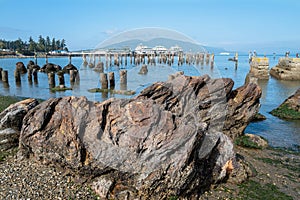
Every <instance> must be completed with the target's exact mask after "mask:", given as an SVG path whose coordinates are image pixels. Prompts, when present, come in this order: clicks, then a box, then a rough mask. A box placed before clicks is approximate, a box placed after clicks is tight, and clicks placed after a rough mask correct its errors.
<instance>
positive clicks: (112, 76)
mask: <svg viewBox="0 0 300 200" xmlns="http://www.w3.org/2000/svg"><path fill="white" fill-rule="evenodd" d="M108 79H109V87H110V89H112V90H113V89H115V73H114V72H109V73H108Z"/></svg>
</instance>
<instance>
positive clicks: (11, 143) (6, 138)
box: [0, 128, 20, 151]
mask: <svg viewBox="0 0 300 200" xmlns="http://www.w3.org/2000/svg"><path fill="white" fill-rule="evenodd" d="M19 136H20V132H19V131H16V130H14V129H12V128H7V129H4V130H0V150H1V151H2V150H4V151H5V150H8V149H11V148H14V147H18V144H19Z"/></svg>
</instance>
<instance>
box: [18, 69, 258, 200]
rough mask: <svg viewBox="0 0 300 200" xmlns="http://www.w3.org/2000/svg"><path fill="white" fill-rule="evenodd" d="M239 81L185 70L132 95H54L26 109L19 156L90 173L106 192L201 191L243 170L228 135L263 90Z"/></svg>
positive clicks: (117, 195)
mask: <svg viewBox="0 0 300 200" xmlns="http://www.w3.org/2000/svg"><path fill="white" fill-rule="evenodd" d="M232 86H233V81H232V80H231V79H210V77H208V76H203V77H189V76H183V75H180V76H177V77H175V78H174V79H173V80H170V81H167V82H160V83H155V84H153V85H152V86H150V87H148V88H146V89H145V90H144V91H142V92H141V94H140V95H138V96H137V97H135V98H133V99H109V100H107V101H104V102H102V103H93V102H90V101H88V100H87V99H86V98H85V97H63V98H52V99H49V100H48V101H45V102H43V103H41V104H40V105H38V106H36V107H35V108H33V109H32V110H30V111H29V112H28V114H27V115H26V116H25V118H24V120H23V126H22V131H21V136H20V145H19V148H20V150H19V153H18V155H19V157H33V158H35V159H37V160H40V161H42V162H43V163H52V164H55V165H59V166H61V167H67V168H70V169H72V170H74V171H76V172H78V173H80V174H82V175H84V176H89V177H90V178H92V181H91V185H92V188H93V189H94V190H95V191H96V192H97V193H98V194H99V195H100V196H101V197H102V198H109V199H111V198H113V199H125V198H127V199H135V198H143V199H149V198H151V199H154V198H170V197H172V196H177V197H180V198H192V197H195V198H196V197H197V196H198V195H200V194H201V193H203V192H204V191H205V190H207V189H208V188H209V187H210V186H211V185H212V184H215V183H217V182H220V181H222V180H224V179H226V177H228V176H229V174H230V173H231V172H232V171H238V169H240V168H239V165H238V163H237V162H236V158H235V152H234V150H233V144H232V139H231V138H230V137H229V136H234V135H235V134H242V133H237V131H243V127H244V126H245V124H246V122H247V121H250V118H251V117H252V116H251V114H256V113H255V112H254V109H258V106H257V105H256V104H259V101H258V99H259V97H260V89H258V87H257V86H256V85H254V84H249V85H246V86H243V87H241V88H239V89H237V90H234V91H232ZM251 95H252V96H251ZM229 102H230V103H229ZM247 106H248V107H247ZM249 106H250V107H251V108H249ZM248 109H249V111H248ZM226 110H228V111H226ZM220 111H221V112H220ZM237 112H243V113H241V114H238V113H237ZM234 117H235V118H234ZM244 118H247V119H244ZM227 121H228V122H227ZM229 121H231V122H229ZM232 121H236V122H232ZM239 123H241V124H242V125H240V126H239V125H238V124H239ZM225 127H226V131H227V133H226V134H224V133H222V131H223V130H225V129H224V128H225ZM226 131H224V132H226ZM231 131H233V132H232V133H231ZM229 133H230V134H229Z"/></svg>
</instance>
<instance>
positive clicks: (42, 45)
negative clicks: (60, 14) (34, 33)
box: [37, 35, 46, 52]
mask: <svg viewBox="0 0 300 200" xmlns="http://www.w3.org/2000/svg"><path fill="white" fill-rule="evenodd" d="M45 44H46V42H45V39H44V38H43V36H41V35H40V36H39V41H38V45H37V47H38V48H37V49H38V50H39V51H42V52H45V51H46V49H45Z"/></svg>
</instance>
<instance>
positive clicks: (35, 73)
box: [32, 68, 38, 84]
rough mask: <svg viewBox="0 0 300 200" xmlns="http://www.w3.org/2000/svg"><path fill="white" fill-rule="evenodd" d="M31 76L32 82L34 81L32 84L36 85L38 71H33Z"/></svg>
mask: <svg viewBox="0 0 300 200" xmlns="http://www.w3.org/2000/svg"><path fill="white" fill-rule="evenodd" d="M32 75H33V80H34V83H36V84H37V83H38V70H37V69H35V68H34V69H33V70H32Z"/></svg>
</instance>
